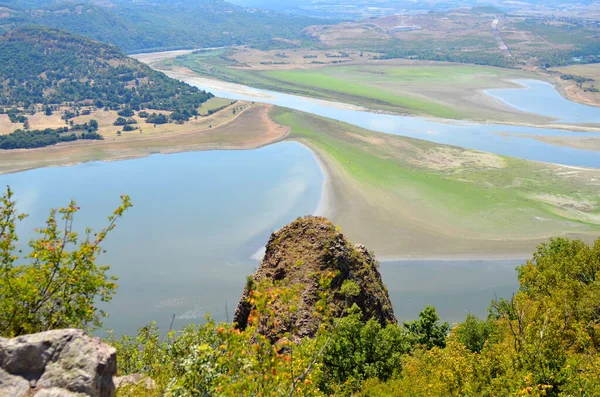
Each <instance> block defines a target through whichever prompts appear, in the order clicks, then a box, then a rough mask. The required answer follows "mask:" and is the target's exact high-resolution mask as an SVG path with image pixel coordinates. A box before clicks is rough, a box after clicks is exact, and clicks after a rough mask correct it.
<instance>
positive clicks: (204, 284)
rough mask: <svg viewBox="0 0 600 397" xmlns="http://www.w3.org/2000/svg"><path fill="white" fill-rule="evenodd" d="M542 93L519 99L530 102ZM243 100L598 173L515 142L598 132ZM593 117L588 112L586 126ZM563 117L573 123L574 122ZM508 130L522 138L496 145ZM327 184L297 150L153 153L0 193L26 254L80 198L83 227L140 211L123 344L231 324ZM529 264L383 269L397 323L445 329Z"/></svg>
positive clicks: (562, 154)
mask: <svg viewBox="0 0 600 397" xmlns="http://www.w3.org/2000/svg"><path fill="white" fill-rule="evenodd" d="M536 87H537V86H535V85H533V86H532V87H531V88H530V89H529V90H523V91H522V92H521V94H522V95H533V94H532V93H535V92H536V91H535V90H536ZM204 88H209V89H210V87H204ZM542 89H544V90H545V89H547V87H542ZM211 91H213V92H215V90H212V89H211ZM247 91H248V92H249V93H247V94H244V95H240V94H235V93H232V92H219V91H216V92H215V93H216V94H217V95H221V96H226V97H230V98H233V99H247V100H257V101H258V100H260V101H263V102H270V103H276V104H278V105H282V106H287V107H291V108H295V109H299V110H304V111H309V112H312V113H315V114H318V115H322V116H327V117H331V118H334V119H338V120H343V121H346V122H350V123H353V124H357V125H360V126H363V127H366V128H370V129H374V130H378V131H382V132H387V133H393V134H400V135H406V136H413V137H416V138H423V139H428V140H432V141H436V142H441V143H449V144H455V145H460V146H464V147H469V148H473V149H479V150H487V151H491V152H494V153H499V154H506V155H512V156H516V157H521V158H528V159H533V160H541V161H549V162H556V163H562V164H569V165H579V166H592V167H600V154H599V153H598V152H593V151H585V150H576V149H570V148H564V147H559V146H552V145H547V144H544V143H541V142H539V141H537V140H534V139H529V138H522V137H518V135H519V134H520V135H522V134H533V135H539V134H541V135H554V134H556V135H568V134H576V135H594V134H596V135H598V134H597V133H588V132H577V133H576V132H570V131H564V130H557V129H537V128H528V127H514V126H501V125H482V124H473V123H463V122H442V121H438V120H429V119H424V118H416V117H402V116H393V115H383V114H373V113H367V112H362V111H356V110H350V109H348V108H347V107H344V106H341V105H339V104H333V103H327V102H323V101H317V100H311V99H307V98H300V97H294V96H290V95H285V94H277V93H270V92H264V91H259V90H253V89H247ZM506 92H507V91H503V93H497V92H494V95H504V94H506ZM528 93H529V94H528ZM508 95H509V96H506V97H505V98H504V100H505V101H506V102H507V103H511V104H512V103H514V104H515V106H521V105H522V106H525V105H526V103H521V102H514V101H516V100H515V99H514V98H519V97H518V96H517V97H514V96H513V97H511V96H510V95H512V94H508ZM556 106H560V105H558V104H557V105H556ZM527 109H529V108H527ZM530 110H531V109H530ZM596 116H597V113H593V114H592V113H589V114H588V113H586V114H585V117H587V118H586V120H587V121H589V122H592V121H593V120H595V119H594V117H596ZM561 117H562V118H564V119H565V120H566V119H568V114H561ZM578 117H579V116H578ZM502 132H507V133H510V134H515V135H517V137H510V138H506V137H504V136H501V135H498V134H499V133H502ZM322 182H323V175H322V173H321V171H320V169H319V166H318V164H317V162H316V160H315V159H314V157H313V155H312V153H311V152H310V151H309V150H308V149H306V148H305V147H303V146H301V145H299V144H296V143H289V142H286V143H278V144H275V145H271V146H268V147H265V148H262V149H258V150H251V151H212V152H197V153H180V154H172V155H153V156H150V157H148V158H144V159H136V160H127V161H119V162H111V163H88V164H82V165H78V166H73V167H57V168H45V169H37V170H31V171H26V172H21V173H17V174H10V175H0V185H10V186H11V187H12V188H13V190H14V191H15V192H16V196H17V199H18V206H19V209H20V210H21V211H23V212H27V213H29V214H30V215H31V216H30V217H29V218H28V219H27V220H26V221H25V222H23V224H22V225H21V226H20V230H19V232H20V233H21V236H22V239H21V245H22V247H24V248H26V247H25V245H26V241H27V240H28V239H29V238H30V237H31V236H32V235H31V231H32V230H33V229H34V228H35V227H39V226H40V225H41V224H42V223H43V222H44V220H45V218H46V216H47V214H48V210H49V209H50V208H53V207H59V206H64V205H66V204H67V203H68V201H69V200H70V199H72V198H75V199H77V201H78V204H79V205H80V206H81V207H82V211H81V213H80V214H79V216H78V218H77V220H76V225H77V226H78V227H79V228H83V227H84V226H92V227H94V228H101V227H102V226H103V225H104V224H105V222H104V221H105V219H106V216H107V215H108V214H109V213H110V212H111V210H112V209H114V207H115V206H116V205H117V204H118V197H119V195H120V194H124V193H126V194H129V195H131V197H132V200H133V202H134V205H135V206H134V208H132V209H131V210H130V211H129V212H128V213H127V214H126V215H125V218H124V219H123V221H122V222H121V223H120V224H119V226H118V227H117V229H116V230H115V231H114V233H113V234H112V236H110V237H109V239H108V240H107V242H106V244H105V248H106V249H107V251H108V253H107V254H105V255H103V256H102V257H101V261H100V262H101V263H110V264H111V265H112V273H113V274H115V275H117V276H118V277H119V278H120V281H119V290H118V292H117V295H116V296H115V298H114V300H113V301H112V302H111V303H110V304H108V305H107V306H106V310H107V312H108V313H109V314H110V317H109V318H108V319H107V320H106V321H105V326H106V328H109V329H115V330H116V332H117V333H118V334H122V333H132V332H134V331H135V330H136V329H137V328H138V327H140V326H143V325H145V324H147V323H149V322H151V321H156V322H157V323H158V325H159V327H160V328H161V329H162V330H166V329H167V328H168V327H169V324H170V321H171V316H172V315H173V314H175V316H176V322H175V327H179V326H182V325H185V324H188V323H194V322H201V321H202V320H203V318H204V316H205V315H206V314H207V313H212V314H213V316H214V317H215V318H216V320H218V321H221V320H226V319H227V318H229V319H231V318H232V315H233V311H234V309H235V306H236V304H237V302H238V299H239V297H240V295H241V292H242V288H243V285H244V282H245V277H246V276H247V275H249V274H251V273H252V272H253V271H254V269H255V268H256V267H257V266H258V263H257V262H256V261H255V260H253V259H252V254H253V253H255V252H256V251H257V250H258V249H260V247H262V246H264V244H265V243H266V241H267V239H268V236H269V234H270V233H271V232H272V231H274V230H276V229H278V228H280V227H281V226H283V225H285V224H286V223H288V222H290V221H291V220H293V219H295V218H296V217H298V216H302V215H306V214H311V213H314V212H315V210H316V209H317V208H318V205H319V201H320V198H321V193H322ZM521 262H522V261H452V262H441V261H412V262H396V263H394V262H386V263H382V265H381V272H382V275H383V279H384V282H385V283H386V284H387V286H388V289H389V291H390V296H391V299H392V303H393V305H394V309H395V311H396V314H397V315H398V317H399V318H400V319H401V320H408V319H412V318H415V317H416V316H417V314H418V312H419V311H420V310H421V309H422V308H423V307H424V306H426V305H434V306H436V307H437V308H438V310H439V313H440V315H441V317H442V319H444V320H447V321H450V322H455V321H461V320H463V319H464V317H465V315H466V314H467V313H469V312H471V313H476V314H479V315H480V316H482V317H484V316H485V315H486V313H487V312H486V309H487V307H488V306H489V302H490V301H491V300H492V299H493V298H494V296H495V295H497V296H505V297H507V296H510V294H511V293H512V292H514V291H515V290H516V288H517V280H516V273H515V270H514V268H515V266H516V265H518V264H519V263H521Z"/></svg>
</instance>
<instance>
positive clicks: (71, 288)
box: [0, 188, 131, 337]
mask: <svg viewBox="0 0 600 397" xmlns="http://www.w3.org/2000/svg"><path fill="white" fill-rule="evenodd" d="M121 199H122V203H121V205H120V206H119V207H118V208H117V209H116V210H115V211H114V213H113V215H111V216H110V217H109V218H108V226H107V227H106V228H105V229H103V230H101V231H100V232H98V233H96V234H94V233H92V231H91V229H88V230H87V235H86V237H85V238H84V239H80V238H79V236H78V235H77V233H75V232H74V231H73V221H74V217H75V214H76V213H77V211H79V207H77V205H76V204H75V202H74V201H71V203H70V204H69V205H68V206H67V207H65V208H61V209H58V210H52V211H51V212H50V216H49V217H48V220H47V221H46V225H45V227H43V228H42V229H36V233H37V238H35V239H32V240H31V241H30V242H29V247H30V252H29V254H27V255H25V256H22V257H19V254H20V251H18V250H17V241H18V237H17V233H16V228H17V224H18V222H19V221H22V220H23V219H24V218H25V217H26V215H24V214H19V213H18V211H17V208H16V202H15V200H14V199H13V192H12V191H11V190H10V188H9V189H7V191H6V193H5V194H4V195H3V196H2V197H0V260H1V263H0V336H5V337H13V336H18V335H22V334H27V333H36V332H42V331H47V330H50V329H57V328H88V329H90V328H94V327H100V326H101V325H102V323H101V320H102V318H103V317H104V316H105V313H104V312H103V311H102V310H100V309H98V308H97V307H96V306H95V304H96V302H97V301H102V302H107V301H109V300H110V299H111V298H112V295H113V294H114V293H115V290H116V288H117V285H116V284H115V281H116V278H115V277H110V276H108V275H107V272H108V270H109V267H108V266H99V265H97V264H96V259H97V256H98V254H100V252H101V248H100V244H101V243H102V242H103V241H104V239H105V238H106V236H107V234H108V233H109V232H111V231H112V230H113V229H114V227H115V225H116V221H117V220H118V219H119V218H120V217H121V216H122V215H123V213H124V212H125V211H126V210H127V208H129V207H131V202H130V200H129V197H127V196H123V197H121ZM61 226H62V227H63V228H62V229H61Z"/></svg>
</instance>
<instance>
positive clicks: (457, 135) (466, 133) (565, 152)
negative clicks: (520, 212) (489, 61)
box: [173, 75, 600, 168]
mask: <svg viewBox="0 0 600 397" xmlns="http://www.w3.org/2000/svg"><path fill="white" fill-rule="evenodd" d="M173 77H180V76H177V75H173ZM182 80H184V81H186V82H188V83H189V84H192V85H195V86H197V87H199V88H202V89H205V90H209V91H211V92H213V93H214V94H215V95H217V96H221V97H225V98H230V99H237V100H247V101H257V102H266V103H271V104H274V105H278V106H283V107H287V108H291V109H296V110H301V111H304V112H308V113H313V114H316V115H319V116H323V117H328V118H332V119H335V120H339V121H343V122H347V123H350V124H354V125H358V126H360V127H363V128H367V129H370V130H374V131H379V132H384V133H388V134H395V135H402V136H407V137H412V138H419V139H425V140H428V141H433V142H438V143H443V144H449V145H456V146H461V147H465V148H469V149H475V150H482V151H486V152H491V153H497V154H501V155H506V156H512V157H517V158H522V159H527V160H535V161H543V162H547V163H556V164H563V165H572V166H580V167H593V168H600V154H599V153H598V152H597V151H593V150H581V149H574V148H570V147H565V146H555V145H551V144H547V143H545V142H541V141H539V140H536V139H533V138H531V136H537V135H540V136H565V135H567V136H588V137H591V136H595V137H600V133H599V132H581V131H579V132H575V131H569V130H564V129H556V128H534V127H524V126H513V125H501V124H478V123H472V122H464V121H455V120H437V119H435V120H434V119H429V118H423V117H414V116H399V115H390V114H380V113H372V112H367V111H361V110H356V109H352V107H349V106H347V105H344V104H339V103H335V102H328V101H323V100H317V99H312V98H305V97H299V96H295V95H288V94H282V93H278V92H272V91H265V90H260V89H256V88H251V87H246V86H241V85H238V84H228V85H227V86H229V87H231V89H228V90H223V89H222V87H223V84H221V83H214V81H212V82H211V80H209V79H203V80H202V84H198V83H196V82H195V81H196V80H195V79H185V78H183V79H182ZM533 82H534V83H535V80H534V81H533ZM528 83H531V82H530V81H528ZM539 83H541V84H533V83H531V84H532V85H531V87H530V88H528V89H506V90H494V91H493V94H494V96H496V97H498V98H501V99H503V100H505V101H506V102H510V101H512V100H513V99H514V98H519V101H518V105H520V106H521V110H525V111H528V112H532V113H536V111H537V110H539V107H538V105H537V104H535V98H537V97H538V96H544V95H546V92H547V91H548V90H549V88H548V86H549V87H550V89H551V90H552V91H553V92H554V93H555V94H556V95H551V96H550V97H549V99H548V100H547V101H546V102H545V103H544V106H543V107H542V108H544V109H546V111H547V112H551V111H553V110H555V109H556V110H557V111H560V110H561V109H565V110H564V112H559V114H560V115H561V117H567V118H569V117H568V114H567V113H565V112H568V111H573V112H579V113H575V114H574V115H573V116H572V117H571V119H577V122H578V123H585V122H590V123H591V122H595V121H600V108H595V107H591V106H585V105H580V104H576V103H573V102H570V101H567V100H565V99H564V98H562V96H560V94H558V92H556V90H555V89H554V87H552V86H550V85H546V84H545V83H543V82H539ZM564 102H567V103H569V104H571V106H569V107H565V106H564ZM528 104H529V105H530V106H528ZM582 108H585V109H586V110H585V112H583V111H581V109H582ZM588 108H590V109H588ZM579 115H581V118H579Z"/></svg>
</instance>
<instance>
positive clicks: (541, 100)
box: [486, 80, 600, 123]
mask: <svg viewBox="0 0 600 397" xmlns="http://www.w3.org/2000/svg"><path fill="white" fill-rule="evenodd" d="M515 82H516V83H519V84H521V85H522V86H523V88H521V89H514V88H511V89H495V90H487V91H486V93H487V94H488V95H492V96H494V97H496V98H498V99H500V100H501V101H503V102H504V103H506V104H508V105H510V106H512V107H514V108H516V109H519V110H522V111H524V112H528V113H536V114H541V115H543V116H548V117H553V118H555V119H557V121H560V122H564V123H600V107H597V106H588V105H582V104H580V103H576V102H571V101H569V100H567V99H565V98H564V97H563V96H562V95H560V93H559V92H558V91H556V89H555V88H554V86H553V85H552V84H550V83H547V82H545V81H540V80H515Z"/></svg>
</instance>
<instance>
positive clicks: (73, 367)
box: [0, 329, 117, 397]
mask: <svg viewBox="0 0 600 397" xmlns="http://www.w3.org/2000/svg"><path fill="white" fill-rule="evenodd" d="M116 370H117V357H116V350H115V349H114V348H113V347H111V346H109V345H107V344H105V343H103V342H102V341H101V340H100V339H98V338H93V337H90V336H87V335H85V334H84V332H83V331H80V330H75V329H66V330H57V331H48V332H42V333H39V334H32V335H25V336H21V337H18V338H14V339H4V338H0V396H2V397H22V396H27V397H29V396H34V397H74V396H89V397H111V396H113V395H114V392H115V385H114V383H113V376H114V375H115V373H116Z"/></svg>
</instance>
